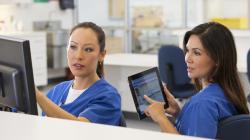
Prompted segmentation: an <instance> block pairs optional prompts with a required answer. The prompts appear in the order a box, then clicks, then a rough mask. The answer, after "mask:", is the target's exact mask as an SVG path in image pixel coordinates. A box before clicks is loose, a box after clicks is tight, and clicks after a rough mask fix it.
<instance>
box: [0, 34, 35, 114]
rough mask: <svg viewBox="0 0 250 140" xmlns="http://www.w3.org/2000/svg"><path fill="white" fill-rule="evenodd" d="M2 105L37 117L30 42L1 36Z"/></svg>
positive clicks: (0, 78) (0, 75) (0, 101)
mask: <svg viewBox="0 0 250 140" xmlns="http://www.w3.org/2000/svg"><path fill="white" fill-rule="evenodd" d="M0 104H1V105H2V106H7V107H10V108H15V109H16V110H18V111H20V112H23V113H26V114H33V115H37V104H36V96H35V85H34V78H33V70H32V63H31V54H30V44H29V41H28V40H23V39H17V38H11V37H6V36H0Z"/></svg>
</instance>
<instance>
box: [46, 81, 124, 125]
mask: <svg viewBox="0 0 250 140" xmlns="http://www.w3.org/2000/svg"><path fill="white" fill-rule="evenodd" d="M72 84H73V81H72V80H71V81H66V82H62V83H60V84H58V85H56V86H55V87H54V88H52V89H51V90H50V91H49V92H48V94H47V97H48V98H49V99H50V100H51V101H53V102H54V103H55V104H57V105H58V106H60V107H61V108H62V109H64V110H65V111H67V112H69V113H71V114H72V115H74V116H76V117H85V118H87V119H88V120H89V121H90V122H94V123H100V124H109V125H119V122H120V118H121V97H120V94H119V93H118V92H117V90H116V89H115V88H114V87H112V86H111V85H110V84H109V83H107V82H106V81H105V80H104V79H100V80H98V81H96V82H95V83H94V84H93V85H91V86H90V87H89V88H88V89H87V90H85V91H84V92H83V93H82V94H81V95H80V96H79V97H78V98H76V99H75V100H74V101H73V102H72V103H68V104H64V102H65V101H66V98H67V95H68V93H69V88H70V86H71V85H72ZM43 115H45V113H43Z"/></svg>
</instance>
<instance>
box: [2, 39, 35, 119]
mask: <svg viewBox="0 0 250 140" xmlns="http://www.w3.org/2000/svg"><path fill="white" fill-rule="evenodd" d="M0 41H1V42H2V43H3V44H0V47H4V44H6V43H9V44H11V45H10V46H9V47H20V48H19V49H21V51H20V53H22V55H21V56H22V57H21V58H20V61H23V62H20V63H23V65H22V66H20V64H16V63H9V64H8V62H7V61H8V60H0V64H1V65H7V66H9V67H13V68H16V69H18V70H20V71H21V77H22V84H23V93H24V94H23V95H22V97H23V99H22V100H24V107H16V108H17V109H18V108H19V109H18V111H21V112H24V113H26V114H32V115H38V111H37V103H36V95H35V84H34V77H33V68H32V60H31V51H30V43H29V40H24V39H18V38H13V37H8V36H2V35H0ZM1 45H3V46H1ZM9 55H11V52H9ZM0 59H3V58H1V57H0ZM17 63H18V62H17ZM3 105H4V104H3ZM14 108H15V107H14Z"/></svg>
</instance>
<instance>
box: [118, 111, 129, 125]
mask: <svg viewBox="0 0 250 140" xmlns="http://www.w3.org/2000/svg"><path fill="white" fill-rule="evenodd" d="M119 126H121V127H127V123H126V120H125V117H124V115H123V113H122V115H121V120H120V124H119Z"/></svg>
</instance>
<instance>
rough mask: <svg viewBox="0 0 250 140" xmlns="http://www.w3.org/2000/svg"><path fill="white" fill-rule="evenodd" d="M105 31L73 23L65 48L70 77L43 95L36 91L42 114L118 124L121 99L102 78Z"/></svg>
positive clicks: (87, 23) (94, 26) (96, 27)
mask: <svg viewBox="0 0 250 140" xmlns="http://www.w3.org/2000/svg"><path fill="white" fill-rule="evenodd" d="M105 54H106V51H105V34H104V32H103V30H102V29H101V28H100V27H99V26H97V25H96V24H94V23H92V22H84V23H80V24H78V25H76V26H75V27H74V28H73V29H72V30H71V33H70V39H69V44H68V48H67V59H68V65H69V68H70V70H71V72H72V74H73V76H74V79H73V80H70V81H65V82H62V83H60V84H58V85H56V86H54V87H53V88H52V89H51V90H50V91H49V92H48V94H47V97H46V96H45V95H44V94H43V93H41V91H39V90H38V89H37V90H36V97H37V102H38V104H39V105H40V107H41V108H42V110H43V115H47V116H49V117H56V118H64V119H69V120H77V121H83V122H93V123H101V124H109V125H119V123H120V118H121V98H120V94H119V93H118V92H117V90H116V89H115V88H114V87H112V86H111V85H110V84H109V83H107V81H105V80H104V79H103V60H104V56H105Z"/></svg>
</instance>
